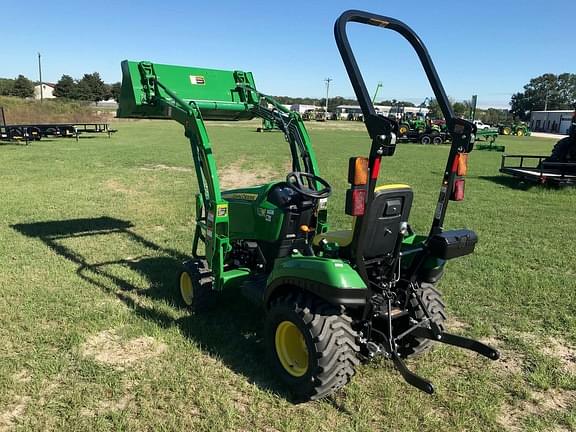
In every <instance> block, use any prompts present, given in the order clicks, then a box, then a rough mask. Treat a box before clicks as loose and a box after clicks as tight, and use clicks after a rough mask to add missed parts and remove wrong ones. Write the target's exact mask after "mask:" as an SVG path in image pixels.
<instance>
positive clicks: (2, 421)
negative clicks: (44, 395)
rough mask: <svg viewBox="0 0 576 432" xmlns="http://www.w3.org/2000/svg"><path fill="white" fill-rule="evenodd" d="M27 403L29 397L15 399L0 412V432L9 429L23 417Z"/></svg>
mask: <svg viewBox="0 0 576 432" xmlns="http://www.w3.org/2000/svg"><path fill="white" fill-rule="evenodd" d="M29 402H30V397H29V396H17V397H15V398H14V401H13V402H12V404H11V405H10V406H9V407H8V408H7V409H6V410H5V411H3V412H0V431H7V430H9V429H11V428H12V427H13V426H14V425H15V423H16V422H17V421H18V419H19V418H21V417H22V416H23V415H24V412H25V411H26V408H27V407H28V403H29Z"/></svg>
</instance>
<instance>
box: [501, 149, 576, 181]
mask: <svg viewBox="0 0 576 432" xmlns="http://www.w3.org/2000/svg"><path fill="white" fill-rule="evenodd" d="M547 158H549V156H532V155H502V162H501V164H500V172H501V173H503V174H508V175H511V176H513V177H516V178H519V179H521V180H525V181H529V182H533V183H538V184H546V185H551V186H576V162H546V159H547Z"/></svg>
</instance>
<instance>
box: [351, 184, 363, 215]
mask: <svg viewBox="0 0 576 432" xmlns="http://www.w3.org/2000/svg"><path fill="white" fill-rule="evenodd" d="M366 193H367V192H366V188H364V187H360V188H354V189H348V190H347V191H346V214H348V215H350V216H362V215H363V214H364V212H365V210H366Z"/></svg>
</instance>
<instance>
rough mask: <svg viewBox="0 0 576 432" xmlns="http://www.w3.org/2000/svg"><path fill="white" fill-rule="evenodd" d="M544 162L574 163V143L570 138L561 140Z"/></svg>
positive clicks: (575, 156) (575, 154) (575, 143)
mask: <svg viewBox="0 0 576 432" xmlns="http://www.w3.org/2000/svg"><path fill="white" fill-rule="evenodd" d="M545 161H546V162H576V142H575V141H574V140H572V139H571V138H570V137H566V138H562V139H561V140H560V141H558V142H557V143H556V144H555V145H554V148H553V149H552V154H551V155H550V157H548V158H546V160H545Z"/></svg>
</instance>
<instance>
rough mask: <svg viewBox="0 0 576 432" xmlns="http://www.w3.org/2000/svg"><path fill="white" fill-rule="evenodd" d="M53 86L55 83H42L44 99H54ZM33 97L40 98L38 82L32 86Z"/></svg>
mask: <svg viewBox="0 0 576 432" xmlns="http://www.w3.org/2000/svg"><path fill="white" fill-rule="evenodd" d="M54 87H56V84H52V83H42V97H43V98H44V99H54V98H55V97H56V96H54V94H53V93H54ZM34 99H38V100H39V99H40V84H36V85H35V86H34Z"/></svg>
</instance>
